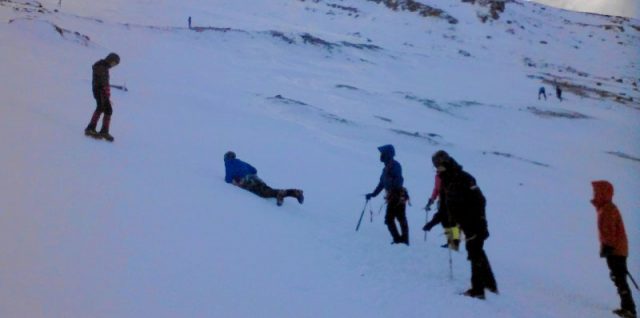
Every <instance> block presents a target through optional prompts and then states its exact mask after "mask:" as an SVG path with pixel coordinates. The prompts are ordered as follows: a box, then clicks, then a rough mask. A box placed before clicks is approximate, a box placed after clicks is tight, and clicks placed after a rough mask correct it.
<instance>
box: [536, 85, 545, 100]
mask: <svg viewBox="0 0 640 318" xmlns="http://www.w3.org/2000/svg"><path fill="white" fill-rule="evenodd" d="M541 95H542V96H543V97H544V100H547V91H546V90H545V89H544V86H540V89H539V90H538V100H540V96H541Z"/></svg>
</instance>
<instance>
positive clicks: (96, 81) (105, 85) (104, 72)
mask: <svg viewBox="0 0 640 318" xmlns="http://www.w3.org/2000/svg"><path fill="white" fill-rule="evenodd" d="M118 64H120V57H119V56H118V54H116V53H109V55H107V57H106V58H105V59H103V60H99V61H97V62H96V63H95V64H93V81H92V87H93V97H94V98H95V99H96V110H95V111H94V112H93V116H92V117H91V121H90V122H89V125H87V128H85V130H84V134H85V135H87V136H91V137H94V138H104V139H106V140H108V141H113V136H111V135H110V134H109V124H110V123H111V114H112V113H113V108H111V100H110V98H111V88H110V86H109V69H110V68H112V67H114V66H116V65H118ZM102 113H104V118H103V119H102V129H100V132H99V133H98V132H97V131H96V126H97V125H98V120H100V115H102Z"/></svg>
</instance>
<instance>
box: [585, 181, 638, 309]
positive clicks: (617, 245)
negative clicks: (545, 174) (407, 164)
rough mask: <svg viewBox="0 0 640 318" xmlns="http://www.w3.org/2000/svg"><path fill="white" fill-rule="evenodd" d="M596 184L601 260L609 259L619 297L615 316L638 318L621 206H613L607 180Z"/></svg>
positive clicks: (595, 193) (595, 201)
mask: <svg viewBox="0 0 640 318" xmlns="http://www.w3.org/2000/svg"><path fill="white" fill-rule="evenodd" d="M591 184H592V185H593V200H591V203H592V204H593V206H595V207H596V212H597V215H598V234H599V239H600V257H603V258H606V259H607V265H608V266H609V270H610V272H611V274H610V276H611V280H612V281H613V283H614V284H615V285H616V288H617V289H618V294H619V295H620V307H621V308H619V309H616V310H614V311H613V313H614V314H616V315H618V316H620V317H625V318H635V317H636V305H635V304H634V302H633V297H632V296H631V289H630V288H629V284H627V274H628V273H629V272H628V270H627V256H629V243H628V242H627V234H626V232H625V230H624V223H623V222H622V216H621V215H620V211H619V210H618V207H616V205H615V204H614V203H613V201H612V200H613V185H611V183H609V182H608V181H604V180H598V181H593V182H591Z"/></svg>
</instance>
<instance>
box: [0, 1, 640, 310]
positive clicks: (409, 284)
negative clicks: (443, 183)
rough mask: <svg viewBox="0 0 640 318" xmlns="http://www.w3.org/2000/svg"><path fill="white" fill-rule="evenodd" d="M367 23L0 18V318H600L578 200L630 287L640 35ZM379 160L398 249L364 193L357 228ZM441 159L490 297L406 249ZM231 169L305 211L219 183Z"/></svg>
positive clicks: (583, 22)
mask: <svg viewBox="0 0 640 318" xmlns="http://www.w3.org/2000/svg"><path fill="white" fill-rule="evenodd" d="M385 3H386V2H385V1H377V0H360V1H356V0H349V1H347V0H345V1H326V0H319V1H298V0H272V1H248V0H237V1H210V0H209V1H205V0H183V1H169V0H163V1H160V0H158V1H141V0H140V1H131V0H129V1H121V0H114V1H99V2H96V1H67V0H65V1H63V3H62V7H58V6H57V4H58V1H57V0H49V1H41V2H36V1H18V0H10V1H9V0H0V43H1V44H0V47H1V49H0V70H1V73H0V74H1V75H0V96H2V97H1V98H0V149H1V155H0V167H1V168H0V217H1V219H0V220H1V221H0V286H1V287H0V317H12V318H13V317H397V316H402V317H424V316H433V317H449V316H455V317H536V318H537V317H606V316H607V315H609V314H610V311H611V309H613V308H615V307H616V305H617V301H618V300H617V295H616V293H615V289H614V287H613V284H612V283H611V282H610V281H609V279H608V273H607V269H606V265H605V263H604V261H603V260H602V259H600V258H599V257H598V255H597V254H598V242H597V233H596V224H595V212H594V209H593V207H592V206H591V205H590V203H589V200H590V199H591V185H590V181H591V180H594V179H607V180H610V181H611V182H612V183H613V184H614V185H615V187H616V195H615V197H614V200H615V202H616V204H617V205H618V207H619V208H620V210H621V211H622V214H623V217H624V219H625V223H626V225H627V232H628V236H629V241H630V242H629V244H630V247H631V248H630V251H631V256H630V258H629V269H630V271H631V273H632V274H634V275H635V276H636V277H638V276H640V256H639V255H638V253H637V252H636V251H637V250H638V249H637V247H638V246H640V233H639V226H638V225H639V224H640V216H639V215H638V207H639V206H640V198H639V197H638V195H637V189H638V188H640V178H639V177H640V144H639V140H640V130H638V127H640V116H639V114H640V102H639V101H640V93H639V92H638V88H637V85H638V84H639V83H638V82H640V78H638V74H640V69H639V68H640V66H639V65H638V61H640V53H639V51H638V47H639V44H640V22H639V21H637V20H628V19H620V18H608V17H603V16H594V15H585V14H578V13H571V12H565V11H560V10H554V9H551V8H548V7H544V6H540V5H536V4H533V3H528V2H524V3H523V2H512V3H508V4H507V7H506V10H505V11H504V12H501V13H500V14H499V17H498V19H497V20H496V19H493V18H491V17H490V12H489V9H488V8H486V7H481V6H479V5H477V4H470V3H462V2H456V1H444V0H437V1H436V0H433V1H425V2H423V3H424V4H426V5H428V6H429V7H431V8H436V9H440V10H442V11H441V13H440V14H439V15H438V16H427V17H425V16H422V15H421V14H420V13H419V12H411V11H408V10H401V9H398V10H392V9H391V8H389V7H388V6H387V5H386V4H385ZM430 12H433V11H430ZM188 16H192V17H193V22H194V25H195V26H196V29H194V30H189V29H188V28H187V27H186V21H187V17H188ZM447 17H453V18H455V22H456V23H453V22H454V21H453V20H452V19H451V18H447ZM482 20H484V21H485V22H482ZM111 51H115V52H118V53H119V54H120V56H121V57H122V62H121V64H120V65H119V66H118V67H116V68H114V69H112V71H111V81H112V83H113V84H126V86H127V87H128V88H129V91H128V92H123V91H119V90H115V89H114V90H113V92H112V95H113V96H112V100H113V104H114V115H113V122H112V134H113V135H114V136H115V138H116V141H115V143H113V144H108V143H106V142H100V141H95V140H92V139H89V138H86V137H84V136H83V134H82V130H83V129H84V127H85V126H86V124H87V122H88V120H89V117H90V115H91V113H92V112H93V109H94V107H95V106H94V101H93V97H92V95H91V90H90V85H91V84H90V82H91V65H92V63H94V62H95V61H96V60H98V59H100V58H103V57H104V56H106V54H107V53H109V52H111ZM554 81H556V82H558V83H561V84H562V85H563V87H565V93H564V97H565V100H564V101H562V102H559V101H558V100H557V99H555V97H553V96H552V91H553V87H552V86H551V83H553V82H554ZM543 85H544V86H546V88H547V92H548V94H549V99H548V100H547V101H544V100H542V101H539V100H537V96H536V94H537V90H538V88H539V87H540V86H543ZM386 143H392V144H394V145H395V146H396V150H397V154H398V156H397V159H398V161H399V162H400V163H401V164H402V165H403V172H404V177H405V185H406V186H407V188H408V189H409V191H410V193H411V195H412V202H413V206H412V207H410V208H408V218H409V227H410V231H411V238H410V239H411V246H410V247H401V246H392V245H389V242H390V237H389V234H388V233H387V231H386V228H385V227H384V225H383V216H382V215H381V214H378V209H379V207H380V206H381V204H382V200H381V199H380V197H379V198H378V199H376V200H374V201H373V202H372V204H370V207H369V208H367V211H366V212H367V213H366V220H365V223H364V224H363V225H362V228H361V230H360V231H359V232H357V233H356V232H354V228H355V225H356V222H357V219H358V216H359V213H360V212H361V211H362V206H363V204H364V196H363V195H364V194H365V193H367V192H370V191H371V190H372V189H373V188H374V187H375V185H376V183H377V181H378V177H379V173H380V171H381V169H382V165H381V164H380V162H379V161H378V151H377V150H376V147H377V146H379V145H382V144H386ZM438 149H445V150H447V151H448V152H450V153H451V154H452V155H453V156H454V157H455V158H456V159H457V160H458V161H459V162H460V163H461V164H463V165H464V166H465V168H466V170H468V171H469V172H471V173H472V174H473V175H474V176H475V177H476V178H477V180H478V182H479V184H480V186H481V188H482V189H483V192H484V193H485V195H486V196H487V199H488V219H489V229H490V231H491V237H490V239H489V240H488V241H487V244H486V250H487V253H488V255H489V258H490V260H491V262H492V265H493V267H494V272H495V274H496V278H497V280H498V284H499V288H500V290H501V294H500V295H499V296H494V295H489V296H488V299H487V300H486V301H484V302H481V301H476V300H473V299H468V298H465V297H460V296H458V295H457V293H458V292H460V291H463V290H465V289H466V288H467V287H468V284H469V274H470V273H469V265H468V262H467V261H466V255H465V253H464V251H461V252H460V253H454V255H453V274H454V277H453V279H449V268H448V253H447V251H446V250H443V249H441V248H439V247H438V246H439V245H440V244H441V243H442V241H443V240H444V239H443V237H442V236H440V235H439V233H438V232H439V230H434V231H432V232H430V233H429V238H428V241H427V242H424V240H423V232H422V231H421V230H420V229H421V227H422V225H423V224H424V219H425V214H424V211H423V210H421V207H422V206H424V204H425V203H426V200H427V197H428V195H429V194H430V192H431V189H432V186H433V175H434V171H433V169H432V167H431V164H430V156H431V154H432V153H433V152H435V151H436V150H438ZM227 150H234V151H235V152H236V153H237V154H238V157H239V158H241V159H243V160H245V161H247V162H250V163H251V164H253V165H254V166H256V167H257V168H258V171H259V175H260V176H261V177H262V178H263V179H264V180H266V181H267V182H268V183H270V184H271V185H273V186H275V187H300V188H302V189H304V190H305V194H306V201H305V203H304V205H298V203H296V202H294V201H286V202H285V204H284V206H282V207H277V206H276V205H275V203H274V202H272V201H268V200H263V199H260V198H258V197H256V196H254V195H252V194H250V193H247V192H245V191H241V190H239V189H238V188H235V187H233V186H230V185H228V184H226V183H225V182H224V180H223V178H224V167H223V161H222V156H223V154H224V153H225V152H226V151H227ZM635 295H636V296H637V295H638V294H637V293H636V294H635ZM637 299H638V298H637V297H636V300H637Z"/></svg>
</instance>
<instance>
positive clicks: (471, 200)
mask: <svg viewBox="0 0 640 318" xmlns="http://www.w3.org/2000/svg"><path fill="white" fill-rule="evenodd" d="M119 63H120V57H119V56H118V55H117V54H116V53H110V54H109V55H108V56H107V57H106V58H105V59H102V60H99V61H97V62H96V63H95V64H94V65H93V81H92V92H93V96H94V98H95V100H96V109H95V111H94V113H93V115H92V117H91V120H90V122H89V124H88V125H87V127H86V128H85V135H87V136H91V137H94V138H104V139H106V140H108V141H113V140H114V138H113V136H111V134H110V133H109V125H110V122H111V115H112V113H113V109H112V106H111V101H110V96H111V94H110V84H109V69H110V68H112V67H114V66H116V65H118V64H119ZM556 89H557V95H558V98H559V99H561V95H560V94H561V90H560V89H559V86H556ZM540 94H544V96H545V99H546V94H545V93H544V87H541V88H540ZM102 114H104V117H103V122H102V128H101V130H100V132H97V131H96V127H97V124H98V121H99V119H100V117H101V115H102ZM378 150H379V152H380V161H381V162H382V163H383V164H384V168H383V169H382V173H381V175H380V180H379V182H378V185H377V186H376V188H375V189H374V190H373V192H371V193H368V194H367V195H366V196H365V198H366V200H367V202H368V201H369V200H370V199H371V198H374V197H376V196H377V195H379V194H380V193H381V192H382V190H383V189H384V190H385V192H386V194H385V201H386V203H387V209H386V215H385V224H386V225H387V228H388V230H389V233H391V237H392V239H393V240H392V242H391V243H392V244H406V245H409V225H408V223H407V217H406V204H407V202H409V193H408V191H407V189H406V188H405V187H404V186H403V184H404V179H403V177H402V166H401V165H400V163H399V162H398V161H396V160H395V159H394V157H395V154H396V153H395V148H394V147H393V145H384V146H380V147H378ZM431 159H432V164H433V166H434V168H435V169H436V176H435V185H434V190H433V192H432V195H431V197H430V198H429V200H428V203H427V205H426V207H425V209H427V210H429V209H431V206H432V205H433V204H434V202H435V201H436V200H438V211H437V212H436V213H435V214H434V216H433V218H432V219H431V220H430V221H428V222H427V223H426V224H425V225H424V227H423V230H424V231H430V230H431V229H432V228H433V227H434V226H436V225H438V224H440V225H442V227H443V228H444V229H445V234H446V235H447V244H446V247H449V248H451V249H455V250H457V249H458V245H459V243H460V241H461V237H460V231H462V233H463V234H464V236H465V239H464V242H465V247H466V250H467V259H468V260H469V261H470V262H471V288H469V289H468V290H467V291H466V292H465V293H464V295H466V296H470V297H474V298H478V299H484V298H485V290H488V291H490V292H492V293H495V294H498V285H497V283H496V280H495V277H494V275H493V271H492V269H491V264H490V263H489V259H488V257H487V255H486V253H485V251H484V242H485V241H486V240H487V239H488V238H489V229H488V224H487V218H486V212H485V208H486V199H485V197H484V195H483V194H482V191H481V190H480V187H479V186H478V184H477V183H476V180H475V178H474V177H473V176H472V175H471V174H469V173H468V172H466V171H465V170H464V169H463V167H462V166H461V165H460V164H458V162H457V161H456V160H455V159H453V158H452V157H451V156H450V155H449V154H448V153H447V152H446V151H444V150H439V151H437V152H435V153H434V154H433V156H432V158H431ZM224 164H225V174H226V175H225V181H226V182H227V183H231V184H233V185H235V186H238V187H240V188H242V189H245V190H247V191H250V192H252V193H254V194H256V195H258V196H261V197H264V198H275V199H276V203H277V204H278V206H280V205H282V204H283V202H284V198H285V197H293V198H295V199H296V200H297V201H298V202H299V203H300V204H302V203H303V202H304V192H303V191H302V190H300V189H274V188H271V187H269V186H268V185H267V184H266V183H265V182H264V181H263V180H262V179H260V178H259V177H258V175H257V173H258V171H257V169H256V168H254V167H253V166H251V165H250V164H248V163H246V162H244V161H241V160H240V159H238V158H236V154H235V153H234V152H233V151H228V152H227V153H226V154H225V155H224ZM593 193H594V194H593V200H592V201H591V202H592V204H593V205H594V206H595V207H596V211H597V215H598V230H599V239H600V243H601V249H600V255H601V257H604V258H606V260H607V265H608V266H609V269H610V276H611V279H612V280H613V282H614V284H615V286H616V287H617V289H618V294H619V295H620V299H621V307H620V308H619V309H616V310H614V313H615V314H617V315H619V316H621V317H625V318H635V317H636V309H635V303H634V302H633V297H632V295H631V290H630V288H629V285H628V283H627V276H631V275H630V273H629V271H628V270H627V257H628V242H627V236H626V232H625V228H624V223H623V222H622V217H621V215H620V212H619V211H618V208H617V207H616V206H615V204H613V202H612V198H613V186H612V185H611V183H609V182H607V181H594V182H593ZM396 223H397V224H396ZM398 225H399V226H400V229H398V227H397V226H398Z"/></svg>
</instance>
